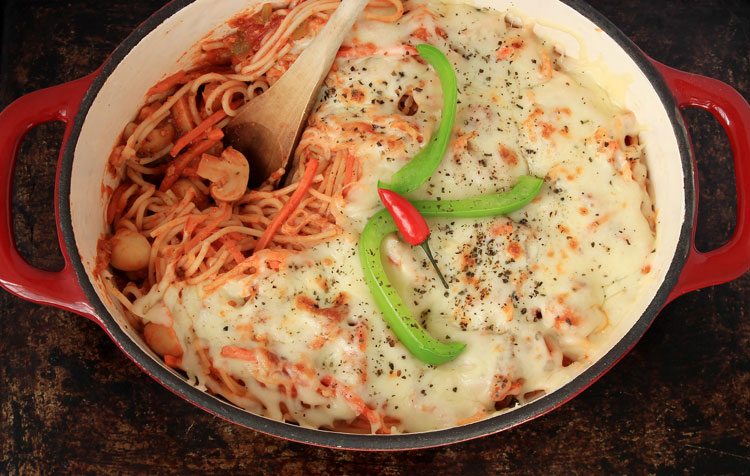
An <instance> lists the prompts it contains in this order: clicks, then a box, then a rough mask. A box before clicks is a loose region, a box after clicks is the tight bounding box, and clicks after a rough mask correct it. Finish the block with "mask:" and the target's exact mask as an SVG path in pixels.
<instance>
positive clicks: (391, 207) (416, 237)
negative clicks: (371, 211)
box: [378, 188, 448, 289]
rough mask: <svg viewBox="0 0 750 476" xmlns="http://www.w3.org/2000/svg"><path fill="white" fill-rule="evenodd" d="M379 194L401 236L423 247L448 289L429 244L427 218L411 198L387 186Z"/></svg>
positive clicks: (410, 242)
mask: <svg viewBox="0 0 750 476" xmlns="http://www.w3.org/2000/svg"><path fill="white" fill-rule="evenodd" d="M378 195H380V201H382V202H383V205H385V208H386V209H387V210H388V213H390V214H391V217H393V221H394V222H395V223H396V228H398V231H399V232H401V236H403V237H404V240H406V242H407V243H409V244H410V245H412V246H421V247H422V249H423V250H424V252H425V254H427V258H429V260H430V263H432V266H433V267H434V268H435V271H436V272H437V274H438V277H440V281H442V283H443V286H445V289H448V283H447V282H446V281H445V278H444V277H443V273H441V272H440V268H438V265H437V262H436V261H435V258H433V257H432V251H431V250H430V246H429V245H428V244H427V240H428V239H429V237H430V227H429V225H427V220H425V219H424V217H423V216H422V214H421V213H419V211H418V210H417V209H416V208H415V207H414V205H412V204H411V202H409V200H407V199H405V198H404V197H402V196H401V195H399V194H398V193H396V192H394V191H392V190H388V189H385V188H379V189H378Z"/></svg>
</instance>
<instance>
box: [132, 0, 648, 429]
mask: <svg viewBox="0 0 750 476" xmlns="http://www.w3.org/2000/svg"><path fill="white" fill-rule="evenodd" d="M406 5H407V10H408V13H407V14H406V15H405V16H404V17H403V18H402V20H400V21H399V22H398V24H397V25H395V26H394V25H391V24H382V23H378V22H369V21H360V22H359V23H358V24H357V25H356V27H355V30H354V31H353V33H352V34H351V35H350V37H349V39H348V41H347V44H346V45H345V48H344V50H342V51H347V52H349V53H347V54H344V55H342V56H341V57H340V58H339V59H338V60H337V62H336V64H335V67H334V69H333V70H332V72H331V73H330V75H329V76H328V78H327V80H326V85H325V88H324V90H323V91H322V92H321V98H320V101H319V104H318V106H317V108H316V110H315V112H314V114H313V116H312V119H311V126H310V128H309V129H308V130H307V131H306V133H305V134H317V135H319V137H320V138H321V140H322V141H323V142H324V143H325V144H327V145H328V146H329V147H330V149H335V148H337V147H347V148H348V150H349V153H351V154H353V155H354V156H355V157H356V158H357V160H358V161H359V164H360V167H361V171H362V172H361V177H360V179H359V180H358V181H357V182H356V183H355V184H354V185H353V186H352V187H351V188H350V189H349V190H348V193H347V195H346V197H340V199H339V200H338V201H336V202H335V203H334V204H333V210H334V212H335V214H336V216H337V222H338V224H339V225H340V226H342V227H343V228H344V229H345V230H346V232H345V233H344V234H343V235H341V236H339V237H337V238H336V239H334V240H332V241H330V242H328V243H326V244H322V245H319V246H316V247H314V248H311V249H308V250H306V251H303V252H300V253H297V254H292V255H290V256H289V257H288V258H287V260H286V262H285V263H283V265H282V266H281V269H280V270H278V271H276V270H273V269H271V268H270V267H269V266H266V265H265V259H266V255H267V252H265V251H264V252H261V253H260V255H259V265H258V268H257V272H256V273H255V274H253V275H250V276H247V277H244V278H242V279H238V280H235V281H233V282H230V283H228V284H227V285H226V286H224V287H223V288H222V289H221V290H219V291H218V292H215V293H213V294H207V293H205V292H204V290H203V288H202V286H184V285H180V286H177V285H175V286H172V287H168V288H166V289H159V288H157V287H155V288H154V289H153V290H152V291H151V292H150V293H149V294H148V295H146V296H144V297H143V298H141V299H139V300H138V301H137V302H136V305H135V309H136V313H137V314H139V315H141V316H143V318H144V320H145V321H146V322H155V323H161V324H163V325H164V324H168V323H169V322H170V319H167V318H165V317H164V316H171V322H172V325H173V327H174V329H175V331H176V333H177V335H178V337H179V339H180V342H181V344H182V346H183V347H184V348H185V349H186V351H185V355H184V356H183V360H182V367H183V369H184V370H185V371H186V372H187V373H188V375H189V377H190V378H191V379H192V380H193V381H194V382H195V383H196V384H197V385H203V386H208V388H209V390H211V391H213V392H216V393H222V392H223V387H222V386H221V385H218V384H216V383H215V381H216V378H215V376H211V375H209V374H208V373H207V372H208V370H206V368H205V366H204V365H202V362H201V358H202V357H201V353H200V352H198V351H196V350H195V349H197V348H200V349H204V352H205V353H206V354H207V355H208V357H209V358H210V359H211V362H212V365H213V367H214V368H215V369H217V371H221V372H225V373H227V374H229V375H231V376H233V377H234V378H235V382H241V384H242V385H243V386H244V388H246V389H247V394H248V396H247V397H238V396H236V395H235V396H232V397H229V396H228V397H227V398H230V399H231V400H232V401H233V402H234V403H236V404H238V405H240V406H243V407H245V408H248V409H249V410H251V411H254V412H256V413H259V414H263V415H266V416H268V417H270V418H275V419H284V418H287V419H290V418H291V419H293V420H295V421H297V422H298V423H299V424H301V425H304V426H309V427H314V428H320V427H325V428H335V427H336V424H337V422H341V421H351V420H353V419H354V418H355V417H356V416H357V415H358V413H360V412H361V410H362V408H361V406H360V403H361V402H360V401H353V399H352V398H351V394H352V393H353V394H356V395H357V396H358V397H359V398H360V399H361V401H362V402H363V403H364V404H366V405H367V407H369V408H370V409H373V410H375V411H377V412H379V413H381V414H384V415H388V416H389V417H390V419H391V420H390V421H391V423H389V424H388V425H389V426H390V430H391V431H396V432H417V431H427V430H434V429H439V428H446V427H451V426H456V425H460V424H463V423H466V422H470V421H474V420H477V419H481V418H485V417H487V416H490V415H492V414H494V413H496V412H497V411H507V410H508V408H510V407H513V406H514V405H516V404H517V403H520V404H523V403H524V402H526V401H529V400H531V399H533V398H538V397H539V396H540V395H542V394H544V393H549V392H551V391H554V390H555V389H557V388H559V387H560V386H561V385H563V384H565V383H566V382H568V381H569V380H570V379H572V378H573V377H574V376H575V375H577V374H579V373H580V372H582V371H583V370H584V369H585V368H586V367H587V366H589V365H590V364H591V363H592V362H593V361H595V360H596V358H598V357H599V356H600V355H601V354H602V352H603V350H604V349H601V348H600V347H597V344H598V343H599V342H600V341H601V340H602V336H604V335H606V333H607V332H608V331H609V330H610V329H611V328H612V327H613V325H615V324H616V323H618V322H619V321H621V320H622V319H624V318H626V317H627V316H628V315H629V311H630V305H631V303H632V302H634V301H635V298H634V297H635V296H636V295H637V293H638V292H639V290H640V289H641V287H642V281H643V280H644V279H645V278H644V275H646V274H647V273H648V269H649V265H648V263H649V259H650V255H651V253H652V250H653V248H654V232H653V220H654V217H653V211H652V207H651V200H650V198H649V195H648V188H647V187H648V185H647V174H646V169H645V165H644V164H643V162H642V161H641V148H640V147H639V145H638V144H637V141H634V140H633V138H634V137H637V133H638V125H637V123H636V121H635V118H634V117H633V115H632V114H631V113H629V112H628V111H625V110H622V109H621V108H619V107H617V106H616V105H615V104H613V101H612V100H611V99H610V98H609V96H608V95H607V94H606V92H605V91H603V90H601V89H600V88H598V87H597V86H596V85H595V84H594V83H593V81H591V80H589V79H587V78H586V77H585V75H581V74H577V73H576V74H573V73H568V72H567V71H573V70H576V67H575V66H576V65H573V64H571V63H570V61H571V60H569V59H566V58H564V57H561V56H559V55H557V54H556V53H555V51H554V48H553V46H552V45H550V44H547V43H545V42H544V41H543V40H542V39H540V38H539V37H537V36H536V35H535V34H534V32H533V25H531V24H526V25H524V26H522V27H514V26H513V25H512V24H511V23H516V22H515V21H506V17H505V15H503V14H502V13H499V12H495V11H489V10H480V9H475V8H473V7H471V6H467V5H463V4H455V3H451V4H442V3H433V2H429V3H424V2H417V1H413V2H407V3H406ZM422 42H428V43H431V44H434V45H435V46H437V47H438V48H440V49H441V50H442V51H444V52H446V54H447V56H448V57H449V59H450V60H451V62H452V63H453V65H454V68H455V70H456V72H457V77H458V89H459V95H458V97H459V105H458V115H457V119H456V125H455V129H454V131H453V138H452V142H451V146H450V149H449V152H448V154H447V155H446V156H445V158H444V160H443V162H442V164H441V166H440V168H439V169H438V171H437V173H436V174H435V175H434V176H433V177H432V178H431V179H430V180H429V181H428V183H427V184H426V185H425V186H423V187H421V188H420V189H419V190H418V191H416V192H414V193H413V194H412V195H411V196H410V197H411V198H414V199H430V198H432V199H434V198H436V197H441V198H444V199H449V198H463V197H468V196H473V195H477V194H481V193H490V192H496V191H500V190H505V189H508V188H510V187H511V186H512V185H513V184H514V183H515V182H516V180H517V178H518V177H519V176H520V175H523V174H532V175H536V176H538V177H544V179H545V186H544V188H543V190H542V192H541V194H540V196H539V197H538V198H537V199H536V200H534V202H533V203H531V204H530V205H529V206H527V207H525V208H524V209H523V210H521V211H519V212H516V213H514V214H513V215H512V216H510V217H497V218H488V219H482V220H468V219H462V220H455V221H450V220H432V221H431V222H430V225H431V228H432V230H433V232H432V236H431V238H430V244H431V247H432V249H433V251H434V252H435V255H436V257H437V259H438V261H439V263H440V266H441V268H442V270H443V272H444V274H445V275H446V278H447V279H448V280H449V282H450V290H449V291H448V292H446V291H445V290H444V289H443V288H442V286H441V285H440V283H439V281H438V280H437V277H436V276H435V274H434V271H433V270H432V269H431V267H430V266H429V263H428V262H427V261H426V258H425V256H424V255H423V253H422V251H421V250H420V249H418V248H411V247H409V246H408V245H406V244H405V243H403V242H402V241H400V240H399V239H398V237H397V236H391V237H389V238H388V239H386V240H385V242H384V243H383V250H384V255H385V256H387V261H388V262H387V271H388V273H389V276H390V278H391V280H392V281H393V282H394V283H395V284H396V286H397V289H398V290H399V293H400V294H401V295H402V296H403V297H404V300H405V301H406V302H407V303H409V305H410V306H411V308H412V311H413V312H414V315H415V316H419V318H420V320H421V321H422V322H423V324H424V325H425V327H426V328H427V329H428V331H429V332H430V333H431V334H432V335H434V336H436V337H438V338H440V339H444V340H448V339H450V340H456V341H461V342H465V343H466V344H467V345H466V350H465V351H464V352H463V353H462V354H461V355H460V356H459V357H458V358H457V359H456V360H455V361H452V362H449V363H447V364H444V365H441V366H439V367H433V366H429V365H426V364H424V363H422V362H420V361H419V360H417V359H415V358H414V357H412V356H411V355H410V354H409V353H408V351H407V350H406V349H405V348H404V347H403V346H402V345H401V344H400V343H399V342H398V341H397V340H396V339H395V337H394V336H393V334H392V333H391V332H390V330H389V329H388V327H387V326H386V325H385V323H384V322H383V320H382V317H381V315H380V312H379V311H378V309H377V307H376V306H375V304H374V302H373V299H372V297H371V295H370V293H369V291H368V289H367V286H366V285H365V283H364V279H363V275H362V270H361V269H360V264H359V257H358V255H357V239H358V234H359V232H360V231H361V230H362V228H363V226H364V224H365V223H366V221H367V219H368V218H369V217H370V216H371V215H372V214H373V213H375V212H376V211H378V210H379V209H380V207H381V205H380V203H379V201H378V196H377V193H376V191H375V189H376V184H377V181H378V180H385V181H388V180H389V178H390V177H391V175H392V174H393V173H394V172H395V171H397V170H398V169H400V168H401V167H402V166H403V165H404V164H405V163H407V162H408V161H409V159H410V158H411V157H413V155H414V154H415V153H416V152H417V151H418V150H419V149H420V148H421V147H422V146H423V145H424V144H425V143H426V141H427V140H429V137H430V136H431V134H432V132H433V131H434V129H435V128H436V126H437V123H438V121H439V120H440V108H441V92H440V84H439V80H438V78H437V76H436V75H435V74H434V72H433V71H432V70H431V68H430V67H429V66H428V65H426V64H425V63H424V62H422V61H421V60H420V59H419V58H418V57H416V56H415V55H414V54H413V48H411V47H410V46H412V45H415V44H419V43H422ZM357 51H366V53H364V54H362V55H361V56H360V55H358V54H357ZM404 94H410V95H411V96H412V97H413V98H414V101H415V102H416V104H417V105H418V110H417V112H416V113H415V114H413V115H409V116H407V115H405V114H403V113H402V112H401V111H400V110H399V107H398V103H399V100H400V99H401V97H402V96H403V95H404ZM362 124H364V125H362ZM225 346H236V347H241V348H244V349H251V350H253V349H254V350H263V352H258V353H257V357H256V361H255V362H249V361H247V360H241V359H236V358H230V357H226V356H224V355H222V348H224V347H225ZM264 359H266V360H270V361H272V362H271V363H272V365H271V366H270V367H269V365H263V363H264ZM265 363H266V364H268V362H265ZM269 368H273V369H275V370H273V371H269ZM329 378H333V379H334V380H335V382H337V385H338V386H339V388H346V389H348V390H349V392H340V391H321V384H320V382H321V381H322V380H325V379H329ZM212 382H214V383H212ZM290 382H291V383H290ZM235 384H236V383H235ZM226 385H230V383H227V384H226ZM290 385H291V386H293V389H292V388H291V387H290ZM326 388H329V387H326ZM375 429H376V428H373V430H375Z"/></svg>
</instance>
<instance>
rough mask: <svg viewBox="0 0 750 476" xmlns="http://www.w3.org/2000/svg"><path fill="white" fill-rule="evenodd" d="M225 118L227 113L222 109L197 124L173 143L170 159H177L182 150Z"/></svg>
mask: <svg viewBox="0 0 750 476" xmlns="http://www.w3.org/2000/svg"><path fill="white" fill-rule="evenodd" d="M225 117H227V113H226V112H224V110H223V109H222V110H220V111H216V112H215V113H213V114H211V115H210V116H208V117H207V118H206V119H205V120H204V121H203V122H201V123H200V124H198V125H197V126H196V127H195V129H193V130H191V131H190V132H188V133H187V134H185V135H184V136H182V137H180V138H179V139H178V140H177V142H175V144H174V147H172V150H171V151H169V153H170V154H171V155H172V157H177V154H179V153H180V151H182V149H184V148H185V147H187V146H188V145H189V144H191V143H193V142H195V141H196V139H198V138H199V137H200V136H201V134H203V133H204V132H206V131H208V130H209V129H210V128H211V126H213V125H215V124H217V123H218V122H219V121H221V120H222V119H224V118H225Z"/></svg>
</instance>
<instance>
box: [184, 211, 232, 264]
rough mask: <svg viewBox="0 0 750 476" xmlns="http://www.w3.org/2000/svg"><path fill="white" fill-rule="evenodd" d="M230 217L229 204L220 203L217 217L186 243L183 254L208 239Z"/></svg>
mask: <svg viewBox="0 0 750 476" xmlns="http://www.w3.org/2000/svg"><path fill="white" fill-rule="evenodd" d="M231 216H232V207H231V206H230V205H229V203H222V204H221V206H220V208H219V216H217V217H216V218H214V219H213V220H211V221H209V222H208V223H206V226H205V227H203V229H202V230H201V231H199V232H198V233H196V235H195V236H194V237H193V238H192V239H191V240H190V241H188V242H187V244H186V245H185V248H183V249H184V250H185V252H188V251H190V250H192V249H193V248H194V247H195V246H197V245H198V243H200V242H201V241H203V240H205V239H206V238H208V237H209V236H210V235H211V233H213V232H214V231H216V229H217V228H219V225H221V224H222V223H223V222H225V221H226V220H228V219H229V217H231Z"/></svg>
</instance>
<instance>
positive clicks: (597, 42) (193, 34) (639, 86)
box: [70, 0, 685, 361]
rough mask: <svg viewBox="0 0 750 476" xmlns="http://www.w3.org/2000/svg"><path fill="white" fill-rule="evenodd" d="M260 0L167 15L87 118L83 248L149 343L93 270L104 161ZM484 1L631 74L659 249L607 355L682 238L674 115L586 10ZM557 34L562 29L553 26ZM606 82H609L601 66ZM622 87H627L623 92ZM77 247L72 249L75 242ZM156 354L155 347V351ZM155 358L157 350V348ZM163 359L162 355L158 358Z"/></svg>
mask: <svg viewBox="0 0 750 476" xmlns="http://www.w3.org/2000/svg"><path fill="white" fill-rule="evenodd" d="M258 1H260V0H221V1H216V0H197V1H195V2H194V3H192V4H191V5H189V6H187V7H185V8H183V9H182V10H180V11H179V12H178V13H177V14H175V15H173V16H172V17H170V18H169V19H167V20H166V21H164V22H163V23H162V24H161V25H159V27H158V28H156V29H155V30H153V31H152V32H151V33H149V34H148V35H147V36H146V37H145V38H144V39H143V40H141V41H140V43H139V44H138V45H137V46H136V47H135V48H134V49H133V50H132V51H131V52H130V53H129V54H128V55H127V56H126V57H125V58H124V60H123V61H122V62H121V63H120V64H119V65H118V66H117V68H116V69H115V70H114V72H113V73H112V75H111V76H110V77H109V78H108V79H107V81H106V83H105V84H104V87H103V88H102V89H101V91H100V92H99V94H98V96H97V97H96V99H95V100H94V102H93V104H92V106H91V109H90V111H89V113H88V115H87V117H86V119H85V121H84V124H83V129H82V131H81V134H80V137H79V139H78V142H77V144H76V148H75V158H74V162H73V170H72V183H71V195H70V207H71V213H72V223H73V232H74V234H75V239H76V242H77V244H78V253H79V255H80V257H81V258H82V260H83V264H84V266H85V268H86V271H87V273H88V275H89V278H90V279H91V280H92V282H93V283H94V284H95V288H96V290H97V293H98V294H99V297H100V298H101V300H102V302H104V304H105V306H106V307H107V309H108V310H109V312H110V314H112V316H114V318H115V319H116V320H117V322H118V323H119V324H120V326H122V328H123V329H124V330H125V331H126V332H127V333H128V334H129V335H130V336H131V337H132V339H133V340H134V341H136V342H137V343H138V344H139V345H140V346H141V347H142V348H143V349H144V350H146V351H148V349H147V347H146V346H145V345H144V344H143V342H142V341H141V338H140V337H139V336H138V335H137V334H136V333H135V332H133V331H132V329H130V328H129V326H128V324H127V320H126V319H125V318H124V316H123V313H122V310H121V308H120V306H119V305H117V304H115V303H113V300H112V299H110V297H109V296H108V295H107V293H106V292H105V291H104V288H103V287H102V285H101V283H100V282H98V281H97V280H96V279H95V278H94V276H93V274H92V270H93V269H94V265H95V255H96V244H97V240H98V239H99V237H100V236H101V235H102V233H103V232H104V230H105V220H104V216H105V203H104V199H103V198H102V191H101V190H102V188H101V185H102V181H105V182H106V183H107V184H109V185H112V183H111V179H106V178H105V177H106V174H105V166H106V162H107V158H108V157H109V154H110V151H111V149H112V148H113V146H114V145H115V142H116V141H117V137H118V135H119V133H120V131H122V129H123V128H124V126H125V125H126V124H127V122H128V121H130V120H131V119H132V118H133V117H134V116H135V114H136V112H137V111H138V109H139V106H140V104H141V103H142V100H143V98H144V95H145V93H146V91H147V90H148V89H149V88H150V87H151V86H152V85H153V84H155V83H156V82H158V81H159V80H160V79H162V78H163V77H164V76H165V75H167V74H170V73H172V72H174V71H176V70H178V69H179V68H180V67H184V66H186V65H187V64H188V63H189V60H190V57H191V55H190V54H185V53H186V51H187V50H188V49H189V48H190V47H191V45H194V44H195V43H196V42H198V41H199V40H201V39H202V38H204V37H205V36H206V35H207V34H209V33H210V32H212V31H217V30H219V31H220V30H221V29H223V28H222V26H223V24H224V22H225V21H226V20H227V19H229V18H230V17H232V16H234V15H236V14H237V13H239V12H241V11H243V10H246V9H248V6H250V5H254V4H255V3H256V2H258ZM475 3H476V4H477V5H478V6H489V7H493V8H496V9H498V10H501V11H502V10H506V9H513V10H515V11H518V12H523V17H524V18H529V19H534V20H536V21H537V22H539V23H541V24H543V25H547V26H550V27H553V29H555V30H557V29H561V30H565V31H567V32H572V33H573V36H574V37H576V38H577V39H578V40H579V41H581V42H582V44H583V48H584V51H585V52H586V54H587V56H588V57H589V58H590V59H597V60H599V62H601V63H602V64H604V65H605V66H606V69H607V70H609V71H610V72H611V73H614V74H616V75H622V76H623V77H625V78H626V79H627V83H626V84H627V86H626V87H625V88H622V91H619V92H618V91H613V93H614V96H615V99H617V97H620V99H621V100H622V101H624V105H625V106H626V107H627V108H628V109H630V110H632V111H633V112H634V113H635V115H636V117H637V119H638V121H639V123H640V124H641V125H642V126H643V128H644V131H643V132H642V134H641V138H642V141H643V142H645V144H646V153H647V158H648V168H649V172H650V177H651V180H652V183H653V189H654V199H655V202H656V205H657V208H658V223H657V250H656V254H655V260H654V263H653V272H652V273H651V275H650V282H649V284H648V285H647V286H646V287H645V288H644V291H643V293H642V294H641V295H640V297H639V299H638V300H637V302H635V303H633V309H632V313H631V314H630V318H629V319H627V320H626V321H627V322H619V323H614V324H615V326H616V328H615V331H614V332H612V333H611V339H610V342H607V343H606V345H605V346H603V348H602V352H601V355H604V353H606V352H607V351H608V350H609V349H611V347H612V346H613V345H614V344H615V343H616V342H617V341H618V340H620V339H621V337H623V336H624V335H625V333H627V331H628V330H629V329H630V328H631V327H632V325H633V324H634V323H635V322H636V320H637V319H638V318H639V317H640V316H641V314H642V313H643V312H644V310H645V309H646V307H647V306H648V305H649V303H650V302H651V301H652V299H653V298H654V295H655V293H656V291H657V289H658V287H659V285H660V284H661V283H662V281H663V280H664V278H665V275H666V273H667V270H668V269H669V266H670V264H671V262H672V258H673V256H674V254H675V251H676V247H677V245H678V239H679V234H680V229H681V227H682V225H683V218H684V216H685V210H684V203H685V190H684V188H683V183H684V171H683V170H682V166H681V161H680V154H679V150H678V143H677V139H676V137H675V134H674V131H673V129H672V127H673V126H672V123H671V122H670V118H669V116H668V114H667V111H665V109H664V107H663V105H662V103H661V101H660V99H659V97H658V95H657V93H656V91H655V90H654V88H653V87H652V85H651V83H650V82H649V80H648V79H647V78H646V76H645V75H644V74H643V73H642V72H641V71H640V70H639V69H638V67H637V66H636V64H635V63H634V62H633V61H632V60H631V58H630V57H629V56H628V55H627V54H626V53H625V52H624V51H623V50H622V49H621V48H620V47H619V46H618V45H617V43H616V42H615V41H614V40H613V39H612V38H610V37H609V36H608V35H607V34H606V33H604V32H603V31H602V30H601V29H600V28H598V27H597V26H596V25H595V24H593V23H592V22H591V21H589V20H588V19H587V18H586V17H584V16H582V15H581V14H579V13H578V12H576V11H575V10H574V9H572V8H571V7H569V6H567V5H565V4H564V3H562V2H559V1H556V0H523V1H508V0H478V1H476V2H475ZM552 36H559V35H558V34H556V33H554V32H553V33H552ZM571 40H572V36H570V35H569V34H563V35H561V36H560V38H559V42H560V43H565V44H566V46H565V50H566V52H567V53H568V54H576V51H575V50H576V49H577V45H576V44H575V43H576V42H575V41H571ZM592 73H593V74H595V75H600V76H601V78H598V79H600V80H601V84H611V81H610V79H609V78H607V77H606V75H603V74H602V73H601V72H596V71H595V70H594V71H592ZM620 93H622V94H620ZM71 253H73V250H71ZM152 355H153V354H152ZM154 358H155V359H156V356H154ZM157 361H158V359H157Z"/></svg>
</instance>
